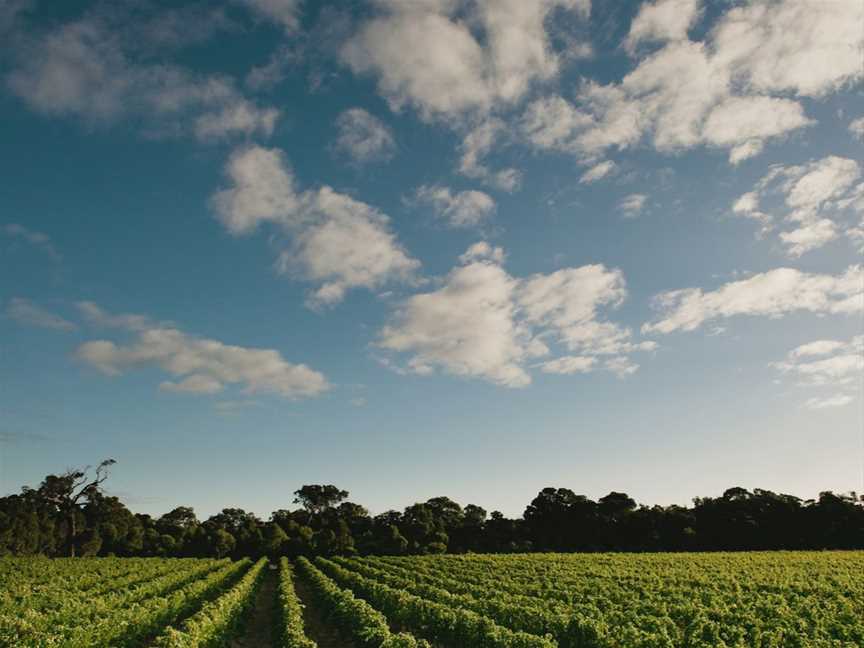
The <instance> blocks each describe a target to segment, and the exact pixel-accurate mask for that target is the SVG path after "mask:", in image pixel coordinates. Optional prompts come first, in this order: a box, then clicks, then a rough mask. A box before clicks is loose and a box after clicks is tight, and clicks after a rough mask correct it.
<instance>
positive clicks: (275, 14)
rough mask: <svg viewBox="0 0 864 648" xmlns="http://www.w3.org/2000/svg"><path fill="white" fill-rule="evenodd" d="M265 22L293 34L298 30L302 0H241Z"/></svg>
mask: <svg viewBox="0 0 864 648" xmlns="http://www.w3.org/2000/svg"><path fill="white" fill-rule="evenodd" d="M241 1H242V2H243V3H244V4H246V5H247V6H249V8H250V9H251V10H252V11H254V12H255V13H257V14H258V15H260V16H261V17H262V18H265V19H266V20H269V21H272V22H274V23H276V24H277V25H280V26H281V27H282V28H283V29H284V30H285V31H286V32H288V33H289V34H290V33H294V32H296V31H297V30H298V29H299V28H300V14H301V9H302V4H303V0H241Z"/></svg>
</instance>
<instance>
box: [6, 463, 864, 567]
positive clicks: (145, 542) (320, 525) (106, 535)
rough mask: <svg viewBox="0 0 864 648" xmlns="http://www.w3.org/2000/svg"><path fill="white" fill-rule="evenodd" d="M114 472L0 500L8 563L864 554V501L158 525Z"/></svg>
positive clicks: (308, 504) (774, 498)
mask: <svg viewBox="0 0 864 648" xmlns="http://www.w3.org/2000/svg"><path fill="white" fill-rule="evenodd" d="M113 463H114V462H113V461H111V460H108V461H105V462H102V463H101V464H100V465H99V467H98V468H97V469H96V473H95V475H94V476H92V477H90V476H88V475H89V471H88V470H80V471H71V472H68V473H65V474H63V475H49V476H47V477H46V478H45V479H44V480H43V482H42V483H41V484H40V486H39V487H38V488H35V489H33V488H27V487H25V488H23V489H22V491H21V493H20V494H16V495H10V496H7V497H4V498H0V555H16V556H26V555H39V554H41V555H45V556H76V555H77V556H109V555H116V556H199V557H205V556H212V557H225V556H229V557H232V558H239V557H245V556H250V557H258V556H264V555H267V556H270V557H272V558H277V557H279V556H289V557H296V556H313V555H325V556H330V555H351V554H394V555H395V554H427V553H445V552H452V553H462V552H488V553H499V552H530V551H560V552H570V551H586V552H592V551H716V550H723V551H739V550H770V549H864V496H862V497H858V496H856V495H855V494H854V493H852V494H848V495H838V494H834V493H832V492H824V493H822V494H820V495H819V498H818V499H816V500H806V501H804V500H801V499H799V498H797V497H793V496H791V495H782V494H777V493H773V492H771V491H767V490H761V489H755V490H753V491H752V492H751V491H748V490H745V489H743V488H730V489H728V490H727V491H726V492H724V493H723V495H722V496H720V497H704V498H696V499H695V500H694V501H693V506H690V507H683V506H665V507H664V506H650V507H649V506H645V505H641V506H640V505H637V503H636V502H635V501H634V500H633V499H632V498H630V497H628V496H627V495H626V494H624V493H616V492H612V493H610V494H609V495H607V496H605V497H602V498H600V499H599V500H597V501H594V500H591V499H589V498H588V497H585V496H584V495H576V494H575V493H574V492H573V491H571V490H568V489H566V488H544V489H543V490H542V491H540V492H539V493H538V495H537V497H535V498H534V499H533V500H532V501H531V503H530V504H529V505H528V506H527V508H526V509H525V512H524V514H523V516H522V517H521V518H518V519H510V518H507V517H505V516H504V515H502V514H501V513H500V512H498V511H493V512H492V513H491V515H488V514H487V512H486V510H485V509H483V508H481V507H480V506H477V505H475V504H468V505H466V506H464V507H463V506H460V505H459V504H457V503H456V502H454V501H453V500H451V499H449V498H447V497H435V498H432V499H430V500H428V501H426V502H422V503H417V504H413V505H411V506H409V507H407V508H406V509H405V510H404V511H402V512H399V511H387V512H385V513H381V514H380V515H376V516H371V515H369V512H368V511H367V510H366V509H365V508H363V507H362V506H361V505H359V504H356V503H354V502H350V501H348V492H347V491H344V490H340V489H339V488H337V487H335V486H332V485H307V486H303V487H302V488H300V489H299V490H298V491H296V492H295V493H294V499H293V503H294V504H299V507H297V508H294V509H293V510H291V509H280V510H278V511H274V512H273V513H272V515H271V516H270V519H269V520H262V519H260V518H258V517H257V516H255V515H254V514H252V513H250V512H247V511H244V510H242V509H236V508H230V509H224V510H223V511H222V512H221V513H218V514H216V515H213V516H211V517H209V518H208V519H206V520H203V521H201V520H199V519H198V518H197V517H196V515H195V512H194V511H193V510H192V508H189V507H185V506H181V507H178V508H175V509H174V510H173V511H170V512H169V513H166V514H165V515H162V516H161V517H157V518H154V517H152V516H150V515H144V514H140V513H138V514H136V513H132V512H131V511H130V510H129V509H128V508H126V506H125V505H124V504H123V503H122V502H121V501H120V500H119V499H118V498H117V497H113V496H109V495H107V494H106V493H105V492H104V490H103V489H102V484H103V482H104V481H105V480H106V479H107V477H108V469H109V468H110V466H111V465H113Z"/></svg>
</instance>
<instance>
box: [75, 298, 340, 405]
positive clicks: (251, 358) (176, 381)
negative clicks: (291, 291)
mask: <svg viewBox="0 0 864 648" xmlns="http://www.w3.org/2000/svg"><path fill="white" fill-rule="evenodd" d="M100 310H101V309H100ZM102 312H104V311H102ZM109 317H110V316H109ZM141 320H146V321H149V318H146V317H144V316H137V319H136V320H133V321H134V322H137V321H141ZM118 321H119V320H118ZM129 330H130V331H131V332H134V334H135V338H134V340H133V341H132V342H131V343H129V344H126V345H123V344H117V343H115V342H113V341H110V340H93V341H89V342H85V343H84V344H82V345H80V346H79V347H78V348H77V349H76V350H75V357H76V358H77V359H79V360H80V361H82V362H85V363H87V364H89V365H91V366H93V367H95V368H96V369H98V370H99V371H101V372H102V373H104V374H106V375H109V376H116V375H120V374H122V373H123V372H125V371H127V370H129V369H134V368H140V367H148V366H155V367H158V368H159V369H161V370H162V371H164V372H166V373H168V374H169V375H171V376H172V377H173V380H167V381H164V382H162V383H161V384H160V386H159V388H160V389H162V390H164V391H173V392H185V393H194V394H213V393H216V392H219V391H222V390H223V389H224V388H225V387H226V386H227V385H232V384H233V385H238V386H240V387H241V388H242V391H243V393H246V394H252V393H272V394H276V395H278V396H282V397H284V398H289V399H296V398H308V397H312V396H317V395H319V394H321V393H323V392H325V391H327V390H328V389H329V388H330V386H329V384H328V382H327V379H326V378H325V377H324V376H323V375H322V374H321V373H319V372H317V371H315V370H313V369H310V368H309V367H307V366H306V365H304V364H292V363H290V362H288V361H286V360H285V359H284V358H283V357H282V355H281V354H280V353H279V352H278V351H276V350H275V349H256V348H249V347H241V346H235V345H228V344H224V343H223V342H220V341H218V340H212V339H207V338H200V337H197V336H193V335H189V334H187V333H184V332H183V331H180V330H179V329H177V328H169V327H164V326H160V325H155V324H154V325H152V326H151V327H149V328H143V329H141V328H136V327H135V326H131V327H129Z"/></svg>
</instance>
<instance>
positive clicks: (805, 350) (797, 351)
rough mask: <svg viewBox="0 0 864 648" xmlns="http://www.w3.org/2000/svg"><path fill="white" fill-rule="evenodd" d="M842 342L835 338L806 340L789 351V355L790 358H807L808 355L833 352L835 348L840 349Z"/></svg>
mask: <svg viewBox="0 0 864 648" xmlns="http://www.w3.org/2000/svg"><path fill="white" fill-rule="evenodd" d="M843 346H844V344H843V342H839V341H837V340H816V341H815V342H808V343H807V344H802V345H801V346H799V347H795V348H794V349H792V350H791V351H790V352H789V357H790V358H792V359H798V358H807V357H810V356H822V355H828V354H829V353H833V352H834V351H836V350H837V349H842V348H843Z"/></svg>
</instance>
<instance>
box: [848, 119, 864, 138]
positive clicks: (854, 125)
mask: <svg viewBox="0 0 864 648" xmlns="http://www.w3.org/2000/svg"><path fill="white" fill-rule="evenodd" d="M849 132H850V133H852V134H853V135H854V136H855V137H857V138H858V139H864V117H859V118H858V119H854V120H852V121H851V122H849Z"/></svg>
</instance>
